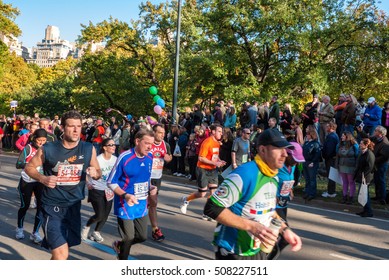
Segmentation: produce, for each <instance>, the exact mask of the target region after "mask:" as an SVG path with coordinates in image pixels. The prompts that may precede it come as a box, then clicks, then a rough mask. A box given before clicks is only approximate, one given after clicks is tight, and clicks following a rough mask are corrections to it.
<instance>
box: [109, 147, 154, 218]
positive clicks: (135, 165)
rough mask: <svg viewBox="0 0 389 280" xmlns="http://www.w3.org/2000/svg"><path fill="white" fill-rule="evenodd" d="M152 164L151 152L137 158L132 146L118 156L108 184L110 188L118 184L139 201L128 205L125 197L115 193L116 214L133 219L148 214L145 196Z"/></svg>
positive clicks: (147, 193) (147, 190) (148, 186)
mask: <svg viewBox="0 0 389 280" xmlns="http://www.w3.org/2000/svg"><path fill="white" fill-rule="evenodd" d="M152 166H153V156H152V154H151V153H149V154H148V155H147V156H145V157H143V158H139V157H137V156H136V154H135V151H134V148H132V149H130V150H128V151H125V152H123V153H122V154H121V155H120V156H119V158H118V160H117V161H116V164H115V166H114V168H113V169H112V172H111V174H110V176H109V178H108V182H107V183H108V186H109V187H111V188H112V189H114V188H115V187H117V186H119V187H120V188H121V189H122V190H124V191H125V192H126V193H129V194H132V195H135V197H136V198H137V199H138V202H139V203H138V204H135V205H133V206H129V205H128V204H127V202H126V200H125V199H123V198H122V197H120V196H118V195H115V199H114V206H113V207H114V214H115V215H116V216H118V217H119V218H121V219H124V220H134V219H137V218H142V217H144V216H146V215H147V214H148V210H147V197H148V195H149V189H150V176H151V169H152Z"/></svg>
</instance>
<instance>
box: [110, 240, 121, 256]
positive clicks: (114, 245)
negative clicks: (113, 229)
mask: <svg viewBox="0 0 389 280" xmlns="http://www.w3.org/2000/svg"><path fill="white" fill-rule="evenodd" d="M112 249H113V250H114V251H115V253H116V258H117V259H119V254H120V241H118V240H116V241H114V242H112Z"/></svg>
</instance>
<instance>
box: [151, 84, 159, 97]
mask: <svg viewBox="0 0 389 280" xmlns="http://www.w3.org/2000/svg"><path fill="white" fill-rule="evenodd" d="M149 92H150V94H151V95H156V94H157V93H158V89H157V88H156V87H155V86H151V87H150V88H149Z"/></svg>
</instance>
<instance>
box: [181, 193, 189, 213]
mask: <svg viewBox="0 0 389 280" xmlns="http://www.w3.org/2000/svg"><path fill="white" fill-rule="evenodd" d="M188 204H189V202H188V201H186V197H185V196H183V197H182V198H181V205H180V210H181V213H182V214H186V208H188Z"/></svg>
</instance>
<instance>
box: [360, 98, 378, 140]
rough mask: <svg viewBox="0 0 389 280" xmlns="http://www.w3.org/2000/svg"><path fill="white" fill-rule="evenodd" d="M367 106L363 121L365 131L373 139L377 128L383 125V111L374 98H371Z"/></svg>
mask: <svg viewBox="0 0 389 280" xmlns="http://www.w3.org/2000/svg"><path fill="white" fill-rule="evenodd" d="M367 104H368V106H367V107H366V109H365V113H364V115H363V119H362V120H363V123H364V124H365V126H364V127H363V130H364V131H365V132H366V133H367V134H369V136H370V137H372V136H373V134H374V130H375V128H376V127H377V126H378V125H380V124H381V118H382V109H381V108H380V107H379V106H378V105H377V103H376V101H375V98H374V97H370V98H369V99H368V100H367Z"/></svg>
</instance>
